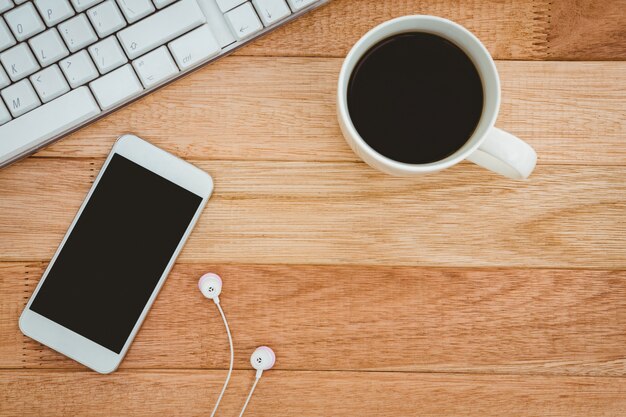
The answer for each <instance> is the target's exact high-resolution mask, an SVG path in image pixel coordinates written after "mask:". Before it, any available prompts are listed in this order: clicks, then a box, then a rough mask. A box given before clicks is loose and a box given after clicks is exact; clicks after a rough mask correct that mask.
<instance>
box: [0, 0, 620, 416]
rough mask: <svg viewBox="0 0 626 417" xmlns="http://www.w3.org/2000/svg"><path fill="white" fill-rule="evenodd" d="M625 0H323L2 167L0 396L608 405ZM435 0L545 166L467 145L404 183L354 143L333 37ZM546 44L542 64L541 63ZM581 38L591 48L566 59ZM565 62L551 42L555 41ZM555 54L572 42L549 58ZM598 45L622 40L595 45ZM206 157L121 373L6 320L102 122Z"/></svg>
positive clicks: (103, 142) (225, 411)
mask: <svg viewBox="0 0 626 417" xmlns="http://www.w3.org/2000/svg"><path fill="white" fill-rule="evenodd" d="M624 10H626V4H625V0H610V1H605V2H599V1H594V0H575V1H570V0H518V1H515V0H427V1H423V0H385V1H379V0H359V1H356V0H334V1H333V2H332V3H331V4H329V5H328V6H326V7H324V8H322V9H320V10H318V11H316V12H314V13H313V14H311V15H309V16H307V17H304V18H302V19H300V20H298V21H296V22H294V23H292V24H290V25H288V26H286V27H284V28H281V29H279V30H277V31H276V32H274V33H272V34H270V35H269V36H268V37H266V38H264V39H262V40H260V41H258V42H255V43H254V44H253V45H251V46H248V47H246V48H244V49H242V50H240V51H238V52H237V54H236V55H235V56H232V57H229V58H227V59H224V60H221V61H219V62H217V63H216V64H214V65H211V66H209V67H207V68H204V69H202V70H200V71H198V72H196V73H195V74H193V75H191V76H189V77H187V78H185V79H184V80H181V81H179V82H177V83H175V84H173V85H171V86H169V87H167V88H165V89H163V90H161V91H159V92H158V93H156V94H153V95H151V96H150V97H148V98H146V99H144V100H142V101H140V102H137V103H135V104H133V105H131V106H129V107H127V108H125V109H124V110H122V111H119V112H117V113H116V114H114V115H113V116H111V117H108V118H106V119H104V120H102V121H100V122H98V123H96V124H94V125H93V126H91V127H89V128H86V129H83V130H82V131H80V132H78V133H75V134H74V135H72V136H70V137H68V138H67V139H65V140H63V141H61V142H59V143H58V144H56V145H54V146H52V147H50V148H48V149H46V150H44V151H42V152H40V153H39V154H38V155H37V156H36V157H34V158H29V159H27V160H25V161H22V162H19V163H17V164H15V165H13V166H11V167H9V168H6V169H3V170H2V171H0V415H1V416H11V417H13V416H29V415H32V416H38V417H39V416H58V415H72V416H74V415H76V416H87V415H93V416H107V417H108V416H118V415H119V416H122V415H137V416H142V415H165V416H189V415H207V414H208V413H209V412H210V410H211V406H212V405H213V401H215V399H216V398H217V395H218V393H219V390H220V387H221V384H222V383H223V378H224V377H225V368H226V366H227V360H228V352H227V349H226V347H227V342H226V339H225V333H224V329H223V324H222V322H221V321H220V319H219V316H218V314H217V312H216V311H215V307H213V306H212V305H210V304H208V303H207V301H206V300H205V299H203V298H202V297H201V296H200V294H199V293H198V291H197V288H196V280H197V278H198V276H199V275H201V274H202V273H204V272H206V271H215V272H218V273H220V274H221V275H222V276H223V278H224V280H225V283H226V285H225V289H224V293H223V294H222V296H221V298H222V300H223V301H222V302H223V305H224V307H225V309H226V314H227V315H228V317H229V321H230V323H231V326H232V329H233V335H234V338H235V347H236V355H235V366H236V369H237V370H236V371H235V374H234V378H233V380H232V383H231V387H230V389H229V390H228V391H227V393H226V396H225V399H224V402H223V405H222V408H221V413H220V414H219V415H224V416H230V415H237V414H238V412H239V409H240V407H241V405H242V404H243V402H244V400H245V396H246V395H247V392H248V390H249V388H250V386H251V384H252V379H253V372H252V371H251V370H250V369H249V363H248V358H249V356H248V355H249V354H250V352H251V351H252V350H253V349H254V348H255V347H256V346H258V345H261V344H268V345H270V346H272V347H273V348H274V349H275V350H276V352H277V355H278V362H277V366H276V368H277V369H275V370H272V371H271V372H268V373H266V374H265V376H264V377H263V379H262V381H261V383H260V385H259V388H258V390H257V393H256V395H255V396H254V397H253V400H252V403H251V406H250V408H249V410H248V412H247V414H246V415H247V416H272V417H282V416H303V417H307V416H330V415H332V416H359V415H362V416H381V417H391V416H393V417H397V416H418V415H419V416H481V417H490V416H567V417H578V416H581V417H583V416H584V417H588V416H594V417H595V416H611V417H613V416H615V417H622V416H624V410H626V330H625V329H626V220H625V219H626V181H624V178H625V177H626V142H625V141H624V137H625V136H626V62H619V61H624V60H626V33H625V28H626V13H624ZM417 13H424V14H433V15H438V16H443V17H447V18H450V19H452V20H455V21H457V22H459V23H461V24H463V25H465V26H466V27H467V28H468V29H470V30H471V31H473V32H474V33H475V34H476V35H477V36H478V37H479V38H480V39H481V40H482V41H483V42H484V43H485V45H486V46H487V48H488V49H489V51H490V52H491V53H492V54H493V56H494V57H495V58H496V59H497V60H498V61H497V66H498V70H499V72H500V75H501V78H502V106H501V112H500V117H499V120H498V126H499V127H502V128H504V129H507V130H509V131H511V132H512V133H514V134H516V135H519V136H520V137H521V138H523V139H525V140H527V141H528V142H529V143H531V144H532V145H533V146H534V147H535V148H536V150H537V152H538V155H539V161H538V167H537V170H536V172H535V173H534V174H533V176H532V177H531V179H530V180H529V181H527V182H512V181H508V180H505V179H502V178H499V177H497V176H495V175H492V174H490V173H488V172H486V171H484V170H481V169H480V168H478V167H475V166H473V165H471V164H469V163H463V164H460V165H459V166H456V167H454V168H453V169H450V170H447V171H445V172H442V173H438V174H435V175H431V176H425V177H421V178H416V179H407V178H392V177H389V176H385V175H383V174H379V173H377V172H376V171H374V170H372V169H370V168H368V167H367V166H366V165H364V164H363V163H362V162H360V161H359V160H358V159H357V158H356V157H355V156H354V154H353V153H352V152H351V151H350V149H349V148H348V146H347V145H346V143H345V141H344V140H343V138H342V137H341V134H340V132H339V129H338V127H337V122H336V118H335V104H334V102H335V85H336V81H337V74H338V71H339V68H340V66H341V62H342V57H343V56H345V54H346V52H347V51H348V49H349V48H350V47H351V45H352V44H353V43H354V42H355V41H356V40H357V39H358V38H359V37H360V36H362V35H363V34H364V33H365V32H366V31H367V30H369V29H370V28H371V27H372V26H374V25H375V24H377V23H380V22H382V21H384V20H387V19H390V18H393V17H396V16H401V15H407V14H417ZM546 59H550V60H551V61H549V62H541V60H546ZM584 60H597V61H602V62H583V61H584ZM557 61H562V62H557ZM563 61H565V62H563ZM609 61H614V62H609ZM129 131H131V132H134V133H136V134H138V135H140V136H143V137H145V138H146V139H149V140H150V141H152V142H153V143H155V144H156V145H158V146H161V147H163V148H165V149H166V150H168V151H171V152H173V153H175V154H177V155H179V156H181V157H184V158H186V159H188V160H191V161H192V162H194V163H196V164H197V165H198V166H200V167H201V168H202V169H205V170H207V171H208V172H210V173H211V174H213V176H214V178H215V182H216V189H215V194H214V196H213V198H212V199H211V201H210V202H209V205H208V206H207V209H206V211H205V212H204V214H203V216H202V218H201V221H200V222H199V224H198V227H197V229H196V230H195V231H194V233H193V234H192V236H191V238H190V240H189V242H188V244H187V246H186V248H185V250H184V251H183V253H182V255H181V257H180V259H179V262H178V264H177V265H176V266H175V268H174V270H173V272H172V274H171V276H170V277H169V279H168V281H167V283H166V285H165V286H164V288H163V291H162V293H161V294H160V296H159V298H158V300H157V302H156V303H155V305H154V309H153V310H152V311H151V312H150V314H149V315H148V318H147V320H146V322H145V324H144V326H143V328H142V330H141V331H140V332H139V335H138V337H137V339H136V341H135V343H134V344H133V346H132V347H131V349H130V351H129V354H128V357H127V358H126V360H125V361H124V362H123V363H122V366H121V369H120V370H119V371H118V372H116V373H114V374H112V375H108V376H101V375H97V374H95V373H92V372H88V371H86V370H85V369H84V368H83V367H81V366H80V365H78V364H76V363H74V362H72V361H70V360H69V359H66V358H64V357H63V356H61V355H60V354H57V353H55V352H53V351H51V350H50V349H48V348H45V347H44V346H42V345H40V344H39V343H37V342H34V341H32V340H30V339H28V338H26V337H25V336H23V335H22V334H21V333H20V332H19V329H18V326H17V320H18V317H19V314H20V313H21V311H22V309H23V307H24V305H25V303H26V301H27V299H28V297H29V296H30V294H31V293H32V291H33V288H34V286H35V285H36V283H37V281H38V279H39V278H40V276H41V274H42V272H43V270H44V268H45V265H46V263H47V261H48V260H49V259H50V257H51V256H52V254H53V253H54V250H55V249H56V247H57V245H58V243H59V241H60V240H61V238H62V236H63V234H64V233H65V231H66V229H67V227H68V225H69V224H70V222H71V220H72V218H73V216H74V214H75V212H76V210H77V209H78V207H79V205H80V203H81V202H82V200H83V198H84V196H85V193H86V192H87V190H88V188H89V186H90V183H91V182H92V181H93V179H94V178H95V175H96V174H97V172H98V170H99V169H100V166H101V164H102V162H103V161H104V157H105V155H106V154H107V153H108V152H109V150H110V148H111V146H112V144H113V142H114V140H115V138H116V137H117V136H119V135H120V134H122V133H123V132H129Z"/></svg>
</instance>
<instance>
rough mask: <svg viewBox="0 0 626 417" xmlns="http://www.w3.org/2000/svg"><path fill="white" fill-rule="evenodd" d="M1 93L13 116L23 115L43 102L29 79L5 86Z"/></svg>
mask: <svg viewBox="0 0 626 417" xmlns="http://www.w3.org/2000/svg"><path fill="white" fill-rule="evenodd" d="M1 94H2V98H3V99H4V102H5V103H7V106H8V107H9V111H10V112H11V114H12V115H13V117H18V116H21V115H23V114H24V113H26V112H28V111H31V110H32V109H34V108H35V107H38V106H39V105H40V104H41V102H40V101H39V97H37V93H35V90H33V86H32V85H30V82H29V81H28V80H22V81H20V82H19V83H15V84H13V85H12V86H10V87H7V88H5V89H4V90H2V92H1Z"/></svg>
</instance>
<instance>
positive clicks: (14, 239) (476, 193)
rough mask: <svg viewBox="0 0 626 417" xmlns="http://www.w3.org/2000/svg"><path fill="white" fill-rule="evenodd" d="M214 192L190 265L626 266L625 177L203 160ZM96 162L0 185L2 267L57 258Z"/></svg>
mask: <svg viewBox="0 0 626 417" xmlns="http://www.w3.org/2000/svg"><path fill="white" fill-rule="evenodd" d="M196 162H197V165H198V166H200V167H201V168H202V169H205V170H206V171H208V172H210V173H211V174H212V175H213V176H214V178H215V183H216V189H215V193H214V196H213V197H212V199H211V201H210V202H209V204H208V206H207V209H206V211H205V212H204V214H203V215H202V217H201V219H200V221H199V223H198V226H197V228H196V230H195V232H194V233H193V234H192V236H191V238H190V240H189V242H188V244H187V246H186V248H185V249H184V250H183V252H182V254H181V260H182V261H183V262H201V261H202V262H209V263H216V264H218V263H219V264H221V263H226V262H243V263H279V264H284V263H289V264H370V265H371V264H376V265H414V266H462V267H469V266H476V267H479V266H503V267H553V268H573V267H576V268H605V269H623V268H625V267H626V252H625V248H626V244H625V243H626V242H625V240H626V230H625V229H626V223H624V218H625V214H626V200H625V199H624V196H626V182H625V181H624V177H625V176H626V167H584V166H550V165H548V166H546V165H541V166H539V167H538V169H537V170H536V172H535V173H534V174H533V177H532V178H531V180H530V181H526V182H515V181H510V180H506V179H503V178H500V177H498V176H496V175H494V174H490V173H488V172H486V171H484V170H482V169H480V168H478V167H476V166H474V165H472V164H470V163H464V164H460V165H459V166H456V167H454V168H453V169H450V170H447V171H444V172H440V173H437V174H434V175H428V176H422V177H419V178H395V177H391V176H388V175H384V174H381V173H379V172H377V171H374V170H373V169H371V168H369V167H367V166H366V165H365V164H363V163H302V162H237V163H233V162H230V161H196ZM101 163H102V160H100V159H98V160H97V161H94V160H89V159H86V160H77V159H33V158H31V159H28V160H26V161H24V162H22V163H20V164H17V165H14V166H11V167H9V168H8V169H6V170H4V171H2V175H0V224H2V225H3V226H2V229H1V230H0V260H7V261H10V260H16V261H19V260H47V259H50V257H51V256H52V254H53V253H54V250H55V249H56V247H57V245H58V243H59V242H60V240H61V238H62V236H63V234H64V233H65V231H66V229H67V227H68V225H69V224H70V222H71V220H72V218H73V216H74V214H75V212H76V210H77V209H78V207H79V206H80V203H81V202H82V200H83V198H84V196H85V194H86V192H87V190H88V188H89V186H90V184H89V183H90V182H91V181H92V180H93V178H94V176H95V175H96V173H97V171H98V169H99V164H101Z"/></svg>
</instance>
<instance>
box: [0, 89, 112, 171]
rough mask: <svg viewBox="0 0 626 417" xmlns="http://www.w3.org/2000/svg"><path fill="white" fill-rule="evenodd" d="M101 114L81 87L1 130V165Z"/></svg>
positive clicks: (86, 91)
mask: <svg viewBox="0 0 626 417" xmlns="http://www.w3.org/2000/svg"><path fill="white" fill-rule="evenodd" d="M98 113H100V109H99V108H98V105H97V104H96V102H95V100H94V99H93V96H92V95H91V92H90V91H89V88H87V87H81V88H79V89H77V90H74V91H70V92H69V93H67V94H64V95H62V96H61V97H59V98H57V99H55V100H52V101H51V102H49V103H47V104H44V105H42V106H40V107H38V108H36V109H35V110H33V111H31V112H30V113H26V114H25V115H23V116H22V117H20V118H18V119H14V120H11V121H10V122H9V123H6V124H4V125H2V126H0V138H2V140H0V163H1V162H5V161H8V160H10V159H11V158H14V157H16V156H17V155H19V154H21V153H23V152H26V151H28V150H29V149H31V148H33V147H35V146H37V145H41V144H42V143H44V142H45V141H46V140H47V139H51V138H53V137H54V136H56V135H58V134H59V133H61V132H63V131H65V130H67V129H71V128H73V127H76V125H77V124H79V123H82V122H84V121H86V120H88V119H89V118H91V117H93V116H96V115H97V114H98Z"/></svg>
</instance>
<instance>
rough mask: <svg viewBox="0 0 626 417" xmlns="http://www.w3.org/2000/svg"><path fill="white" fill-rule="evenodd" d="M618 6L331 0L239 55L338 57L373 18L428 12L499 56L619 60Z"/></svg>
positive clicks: (556, 0) (551, 0) (621, 21)
mask: <svg viewBox="0 0 626 417" xmlns="http://www.w3.org/2000/svg"><path fill="white" fill-rule="evenodd" d="M624 10H626V0H611V1H605V2H601V1H598V0H575V1H572V0H519V1H514V0H487V1H485V0H470V1H462V0H430V1H420V0H385V1H379V0H359V1H354V0H333V1H332V2H331V3H330V4H329V5H327V6H325V7H323V8H322V9H319V10H317V11H315V12H313V13H312V14H310V15H308V16H305V17H303V18H301V19H299V20H297V21H295V22H293V23H291V24H290V25H288V26H287V27H284V28H281V29H279V30H277V31H276V32H274V33H273V34H271V35H269V36H268V37H266V38H264V39H261V40H259V41H257V42H255V43H254V44H252V45H250V46H248V47H246V48H245V49H243V50H242V51H241V52H239V53H238V54H240V55H257V56H324V57H328V56H333V57H342V56H345V55H346V53H347V52H348V50H349V49H350V48H351V47H352V45H353V44H354V43H355V42H356V41H357V40H358V39H359V38H360V37H361V36H363V34H365V33H366V32H367V31H368V30H370V29H371V28H373V27H374V26H376V25H377V24H379V23H382V22H384V21H386V20H389V19H392V18H394V17H398V16H403V15H410V14H431V15H436V16H441V17H445V18H447V19H451V20H454V21H456V22H458V23H460V24H462V25H464V26H465V27H467V28H468V29H469V30H471V31H472V32H473V33H474V34H476V36H477V37H478V38H479V39H480V40H481V41H482V42H483V43H484V44H485V45H486V46H487V48H488V49H489V51H490V52H491V53H492V54H493V56H494V57H496V58H498V59H514V60H524V59H542V60H545V59H553V60H624V59H626V29H625V28H626V14H625V13H624ZM346 20H347V21H348V22H349V23H348V24H346V23H345V22H346Z"/></svg>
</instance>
